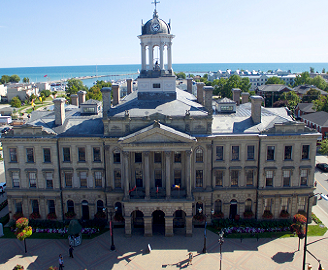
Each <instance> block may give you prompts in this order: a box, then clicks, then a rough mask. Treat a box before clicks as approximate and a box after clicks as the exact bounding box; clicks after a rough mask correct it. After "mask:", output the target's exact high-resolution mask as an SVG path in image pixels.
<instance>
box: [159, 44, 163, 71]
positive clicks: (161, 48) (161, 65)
mask: <svg viewBox="0 0 328 270" xmlns="http://www.w3.org/2000/svg"><path fill="white" fill-rule="evenodd" d="M159 48H160V51H159V52H160V67H161V70H164V58H163V57H164V56H163V51H164V42H161V45H160V47H159Z"/></svg>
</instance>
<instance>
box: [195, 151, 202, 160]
mask: <svg viewBox="0 0 328 270" xmlns="http://www.w3.org/2000/svg"><path fill="white" fill-rule="evenodd" d="M196 162H203V149H202V148H197V150H196Z"/></svg>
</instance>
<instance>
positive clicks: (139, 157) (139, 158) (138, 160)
mask: <svg viewBox="0 0 328 270" xmlns="http://www.w3.org/2000/svg"><path fill="white" fill-rule="evenodd" d="M134 162H135V163H141V162H142V153H134Z"/></svg>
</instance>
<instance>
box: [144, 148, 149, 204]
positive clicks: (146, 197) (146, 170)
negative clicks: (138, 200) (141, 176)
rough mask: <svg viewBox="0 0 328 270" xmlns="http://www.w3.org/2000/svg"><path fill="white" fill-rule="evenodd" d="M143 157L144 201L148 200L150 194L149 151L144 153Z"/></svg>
mask: <svg viewBox="0 0 328 270" xmlns="http://www.w3.org/2000/svg"><path fill="white" fill-rule="evenodd" d="M144 157H145V167H144V172H145V199H149V196H150V195H149V194H150V178H149V151H147V152H144Z"/></svg>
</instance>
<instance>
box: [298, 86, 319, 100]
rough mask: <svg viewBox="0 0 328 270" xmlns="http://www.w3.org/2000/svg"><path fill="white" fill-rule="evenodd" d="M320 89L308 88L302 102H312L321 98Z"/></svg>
mask: <svg viewBox="0 0 328 270" xmlns="http://www.w3.org/2000/svg"><path fill="white" fill-rule="evenodd" d="M320 94H321V93H320V91H319V90H316V89H313V88H311V89H310V90H308V91H307V92H306V93H305V95H303V97H302V102H305V103H311V102H312V101H313V100H317V99H319V98H320Z"/></svg>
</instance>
